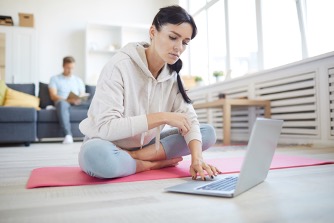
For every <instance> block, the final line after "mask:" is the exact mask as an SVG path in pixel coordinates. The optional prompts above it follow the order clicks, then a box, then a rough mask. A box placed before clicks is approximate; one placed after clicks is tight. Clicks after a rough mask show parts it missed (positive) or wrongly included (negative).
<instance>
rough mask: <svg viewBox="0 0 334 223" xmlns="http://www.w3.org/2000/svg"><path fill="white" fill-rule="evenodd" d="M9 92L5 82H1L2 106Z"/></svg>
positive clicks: (0, 95)
mask: <svg viewBox="0 0 334 223" xmlns="http://www.w3.org/2000/svg"><path fill="white" fill-rule="evenodd" d="M6 91H7V85H6V84H5V82H4V81H3V80H0V106H2V105H3V103H4V102H5V96H6Z"/></svg>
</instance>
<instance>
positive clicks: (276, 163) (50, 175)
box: [26, 155, 334, 189]
mask: <svg viewBox="0 0 334 223" xmlns="http://www.w3.org/2000/svg"><path fill="white" fill-rule="evenodd" d="M242 161H243V157H236V158H219V159H206V162H207V163H209V164H212V165H214V166H216V167H218V169H219V170H221V171H222V172H223V173H237V172H239V171H240V168H241V164H242ZM324 164H334V161H323V160H317V159H311V158H306V157H297V156H287V155H275V156H274V159H273V162H272V164H271V167H270V169H283V168H293V167H304V166H315V165H324ZM189 165H190V161H187V160H186V161H182V162H180V164H179V165H178V166H176V167H169V168H164V169H160V170H150V171H146V172H141V173H137V174H134V175H131V176H127V177H122V178H117V179H103V180H102V179H97V178H94V177H90V176H88V175H87V174H86V173H84V172H82V171H81V169H80V168H79V167H42V168H37V169H34V170H33V171H32V172H31V175H30V178H29V180H28V183H27V185H26V187H27V188H28V189H31V188H37V187H56V186H79V185H92V184H107V183H119V182H133V181H144V180H159V179H170V178H181V177H189V176H190V174H189Z"/></svg>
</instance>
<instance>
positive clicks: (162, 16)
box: [152, 5, 197, 104]
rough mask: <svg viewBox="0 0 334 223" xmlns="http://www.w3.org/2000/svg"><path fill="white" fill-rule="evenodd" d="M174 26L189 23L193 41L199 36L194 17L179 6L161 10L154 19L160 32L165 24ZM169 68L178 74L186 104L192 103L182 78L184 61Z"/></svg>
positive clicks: (178, 82) (180, 89)
mask: <svg viewBox="0 0 334 223" xmlns="http://www.w3.org/2000/svg"><path fill="white" fill-rule="evenodd" d="M168 23H169V24H174V25H180V24H182V23H189V24H190V25H191V27H192V30H193V32H192V35H191V39H193V38H195V36H196V34H197V27H196V24H195V21H194V19H193V17H192V16H191V15H190V14H189V13H188V12H187V11H186V10H184V9H183V8H182V7H180V6H178V5H173V6H168V7H165V8H161V9H160V10H159V12H158V13H157V14H156V16H155V17H154V19H153V23H152V25H154V26H155V28H156V29H157V30H158V31H160V30H161V26H163V25H165V24H168ZM168 67H169V68H170V69H171V70H172V71H175V72H176V73H177V85H178V87H179V91H180V93H181V95H182V97H183V99H184V101H185V102H187V103H188V104H190V103H191V100H190V98H189V97H188V95H187V93H186V91H185V90H184V87H183V84H182V81H181V77H180V74H179V72H180V70H181V68H182V61H181V60H180V59H179V60H178V61H176V63H174V64H168Z"/></svg>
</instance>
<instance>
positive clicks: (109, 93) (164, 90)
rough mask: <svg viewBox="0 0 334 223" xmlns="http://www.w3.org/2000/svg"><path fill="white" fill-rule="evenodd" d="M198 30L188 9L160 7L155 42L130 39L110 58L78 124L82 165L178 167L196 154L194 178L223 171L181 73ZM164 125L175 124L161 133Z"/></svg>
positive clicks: (102, 173)
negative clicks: (209, 153)
mask: <svg viewBox="0 0 334 223" xmlns="http://www.w3.org/2000/svg"><path fill="white" fill-rule="evenodd" d="M196 33H197V28H196V25H195V22H194V20H193V18H192V17H191V16H190V15H189V14H188V13H187V12H186V11H185V10H184V9H183V8H181V7H179V6H169V7H165V8H161V9H160V10H159V12H158V14H157V15H156V16H155V18H154V20H153V24H152V26H151V28H150V30H149V35H150V39H151V44H150V45H148V44H140V43H131V44H128V45H127V46H125V47H124V48H122V49H121V50H120V52H119V53H117V54H116V55H115V56H114V57H113V58H112V59H111V61H110V62H108V63H107V65H106V66H105V67H104V69H103V70H102V73H101V75H100V78H99V81H98V83H97V87H96V93H95V95H94V98H93V100H92V103H91V106H90V108H89V111H88V117H87V118H86V119H85V120H83V121H82V122H81V123H80V126H79V128H80V130H81V132H82V133H83V134H84V135H85V136H86V137H85V140H84V143H83V145H82V147H81V151H80V153H79V164H80V167H81V169H82V170H83V171H85V172H86V173H87V174H89V175H91V176H94V177H98V178H115V177H122V176H127V175H131V174H134V173H137V172H142V171H146V170H151V169H160V168H164V167H169V166H175V165H177V164H178V162H180V161H182V156H185V155H188V154H189V153H190V154H191V166H190V173H191V176H192V179H194V180H195V179H196V178H197V175H199V176H200V177H201V178H202V179H203V180H205V172H207V174H208V175H209V176H210V177H211V178H213V177H214V176H216V175H217V174H218V173H220V171H219V170H218V169H217V168H215V167H214V166H211V165H209V164H207V163H205V162H204V161H203V157H202V150H206V149H208V148H209V147H210V146H211V145H213V144H214V143H215V141H216V136H215V132H214V129H213V128H212V127H211V126H210V125H199V123H198V121H197V116H196V113H195V111H194V108H193V107H192V105H191V104H190V103H191V101H190V99H189V98H188V96H187V94H186V92H185V90H184V88H183V85H182V82H181V78H180V76H179V71H180V69H181V68H182V61H181V60H180V59H179V57H180V55H181V54H182V53H183V51H184V50H185V48H186V45H188V43H189V42H190V40H191V39H193V38H194V37H195V36H196ZM166 124H168V125H170V126H172V127H174V128H172V129H170V130H168V131H165V132H161V129H162V128H163V127H164V126H165V125H166ZM204 171H205V172H204Z"/></svg>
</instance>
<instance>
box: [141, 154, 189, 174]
mask: <svg viewBox="0 0 334 223" xmlns="http://www.w3.org/2000/svg"><path fill="white" fill-rule="evenodd" d="M182 160H183V158H182V157H177V158H174V159H170V160H159V161H143V160H136V162H137V166H136V173H139V172H143V171H147V170H157V169H162V168H165V167H171V166H176V165H177V164H178V163H179V162H181V161H182Z"/></svg>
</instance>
